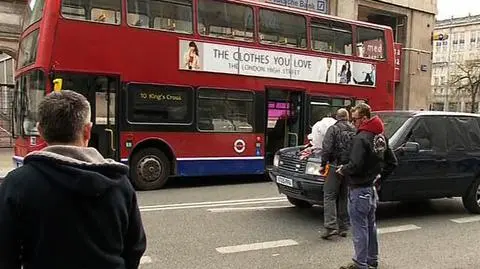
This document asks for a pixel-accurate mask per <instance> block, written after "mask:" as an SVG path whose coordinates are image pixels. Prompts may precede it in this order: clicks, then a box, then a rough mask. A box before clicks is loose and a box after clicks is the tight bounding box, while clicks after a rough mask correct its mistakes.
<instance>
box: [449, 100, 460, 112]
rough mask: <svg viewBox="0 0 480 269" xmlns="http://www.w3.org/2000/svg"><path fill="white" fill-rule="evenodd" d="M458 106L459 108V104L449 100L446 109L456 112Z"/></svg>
mask: <svg viewBox="0 0 480 269" xmlns="http://www.w3.org/2000/svg"><path fill="white" fill-rule="evenodd" d="M459 108H460V106H459V103H458V102H449V103H448V111H451V112H457V111H458V109H459Z"/></svg>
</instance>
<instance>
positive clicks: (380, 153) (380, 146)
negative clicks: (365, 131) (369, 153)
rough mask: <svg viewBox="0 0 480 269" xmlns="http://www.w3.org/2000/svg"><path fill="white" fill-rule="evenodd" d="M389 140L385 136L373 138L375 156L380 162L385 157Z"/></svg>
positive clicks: (378, 135)
mask: <svg viewBox="0 0 480 269" xmlns="http://www.w3.org/2000/svg"><path fill="white" fill-rule="evenodd" d="M387 147H388V145H387V139H386V138H385V135H383V134H377V135H375V136H374V137H373V154H375V155H376V156H377V158H379V159H380V160H383V159H384V157H385V151H386V150H387Z"/></svg>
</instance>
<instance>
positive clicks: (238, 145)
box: [233, 139, 246, 153]
mask: <svg viewBox="0 0 480 269" xmlns="http://www.w3.org/2000/svg"><path fill="white" fill-rule="evenodd" d="M245 145H246V144H245V141H243V140H242V139H237V140H235V142H234V143H233V149H234V150H235V152H236V153H243V152H244V151H245V148H246V147H245Z"/></svg>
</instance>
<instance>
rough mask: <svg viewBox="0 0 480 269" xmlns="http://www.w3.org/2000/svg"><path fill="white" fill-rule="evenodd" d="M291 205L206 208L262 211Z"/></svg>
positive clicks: (231, 210)
mask: <svg viewBox="0 0 480 269" xmlns="http://www.w3.org/2000/svg"><path fill="white" fill-rule="evenodd" d="M292 207H293V206H291V205H279V206H257V207H222V208H209V209H207V210H208V211H210V212H213V213H224V212H233V211H264V210H267V209H277V208H292Z"/></svg>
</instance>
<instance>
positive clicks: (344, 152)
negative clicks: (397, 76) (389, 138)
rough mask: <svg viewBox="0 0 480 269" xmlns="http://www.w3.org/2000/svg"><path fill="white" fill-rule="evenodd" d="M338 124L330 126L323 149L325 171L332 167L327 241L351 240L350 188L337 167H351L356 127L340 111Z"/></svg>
mask: <svg viewBox="0 0 480 269" xmlns="http://www.w3.org/2000/svg"><path fill="white" fill-rule="evenodd" d="M336 118H337V122H336V123H335V124H334V125H332V126H330V127H329V128H328V130H327V132H326V134H325V138H324V139H323V145H322V168H321V169H320V171H323V170H324V169H325V166H326V165H327V162H328V163H329V164H330V166H331V167H332V169H331V170H329V171H330V172H329V173H328V175H327V177H326V179H325V184H324V185H323V203H324V206H323V208H324V210H323V211H324V213H323V217H324V227H325V230H324V232H323V234H322V238H323V239H328V238H330V237H331V236H333V235H335V234H339V235H341V236H343V237H345V236H347V230H348V226H349V219H348V212H347V193H348V189H347V184H346V182H345V180H342V178H341V176H339V175H337V174H336V173H335V169H334V167H337V166H339V165H343V164H347V163H348V157H349V155H350V150H351V145H352V139H353V136H354V135H355V127H354V126H353V125H352V124H351V123H350V122H349V115H348V110H346V109H344V108H341V109H339V110H338V111H337V116H336Z"/></svg>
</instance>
